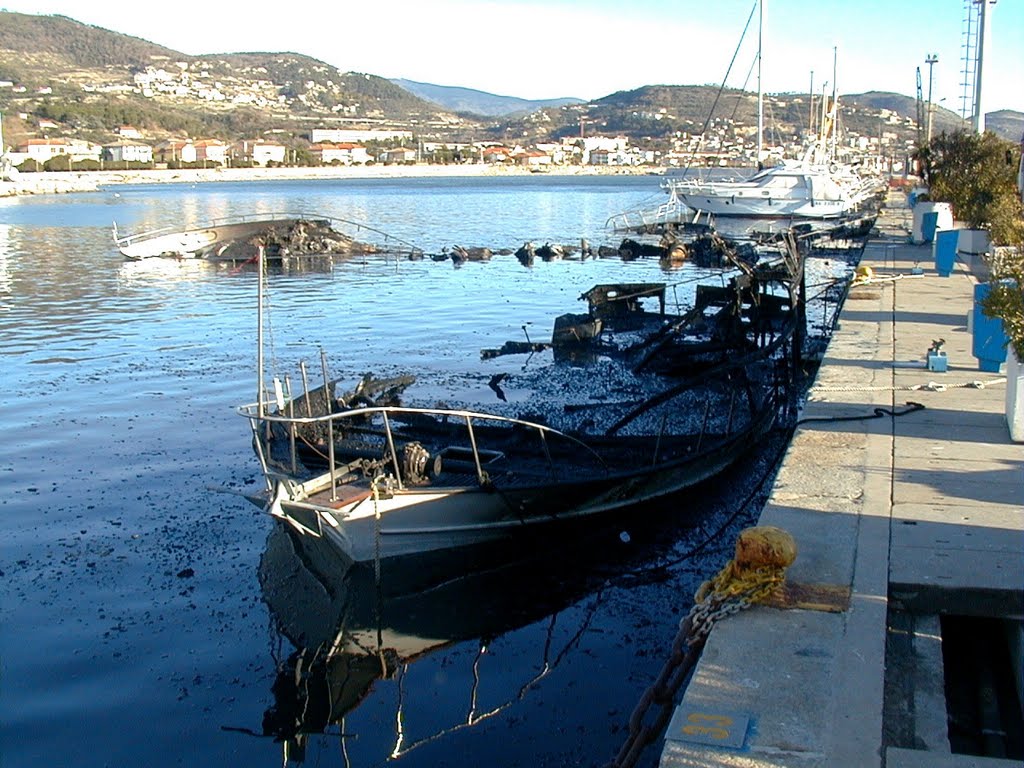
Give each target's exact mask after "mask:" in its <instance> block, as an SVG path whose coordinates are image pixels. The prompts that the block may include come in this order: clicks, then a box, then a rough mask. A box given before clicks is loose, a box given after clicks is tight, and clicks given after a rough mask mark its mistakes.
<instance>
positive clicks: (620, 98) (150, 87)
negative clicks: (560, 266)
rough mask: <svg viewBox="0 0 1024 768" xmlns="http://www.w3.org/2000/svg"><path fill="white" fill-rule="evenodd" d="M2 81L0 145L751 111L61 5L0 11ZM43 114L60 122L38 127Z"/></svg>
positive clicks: (779, 136) (682, 91)
mask: <svg viewBox="0 0 1024 768" xmlns="http://www.w3.org/2000/svg"><path fill="white" fill-rule="evenodd" d="M0 81H3V83H4V85H2V86H0V111H3V113H4V128H5V139H6V141H7V142H8V143H9V144H16V143H19V142H21V141H24V140H25V139H28V138H36V137H39V136H43V135H57V136H64V137H69V138H81V139H86V140H89V141H94V142H98V143H106V142H109V141H112V140H113V139H114V138H115V134H114V131H115V129H116V128H117V127H118V126H120V125H125V124H128V125H132V126H135V127H136V128H138V129H140V130H141V131H142V133H143V136H144V138H145V140H147V141H149V142H151V143H152V142H156V141H160V140H161V139H164V138H168V137H171V136H179V137H180V136H189V137H193V138H219V139H223V140H229V141H231V140H236V139H241V138H255V137H258V136H261V135H265V134H270V133H272V134H273V135H274V136H275V138H277V139H278V140H280V141H284V142H285V143H287V144H289V146H292V147H296V148H302V147H303V146H304V143H308V141H307V140H308V136H309V131H310V129H311V128H314V127H319V128H329V127H345V128H381V127H384V128H387V129H390V130H406V131H409V132H411V133H413V134H415V136H416V137H417V138H419V139H425V140H428V141H430V140H435V141H446V142H453V141H468V140H473V139H485V138H490V139H491V140H493V141H509V137H515V141H516V142H517V143H527V144H528V143H535V142H541V141H551V140H556V139H559V138H567V137H576V136H580V135H585V136H593V135H595V134H604V135H622V136H627V137H629V138H630V139H631V140H632V141H633V142H634V144H637V145H639V146H641V147H644V148H645V149H653V150H659V149H664V148H666V147H667V146H668V145H669V144H670V143H671V141H672V139H673V138H674V137H677V136H680V135H684V134H690V135H693V134H699V133H700V132H701V130H702V129H703V127H704V125H705V123H708V122H709V121H710V123H711V125H712V126H713V127H714V129H715V130H716V131H717V133H718V134H719V135H720V136H723V137H725V138H727V139H732V140H749V137H750V136H751V135H752V133H753V132H754V131H755V125H756V110H757V100H756V97H755V95H754V94H753V93H749V92H744V91H737V90H730V89H726V90H725V91H723V92H721V93H719V89H718V88H717V87H716V86H713V85H693V86H676V85H648V86H644V87H642V88H637V89H635V90H630V91H620V92H616V93H612V94H609V95H608V96H605V97H603V98H600V99H597V100H595V101H592V102H586V103H584V102H580V101H579V100H578V99H556V100H552V101H548V102H545V101H530V100H526V99H517V98H514V97H508V96H497V95H495V94H489V93H485V92H482V91H475V90H472V89H468V88H457V87H451V86H438V85H431V84H428V83H420V82H416V81H410V80H401V81H397V82H393V81H390V80H387V79H384V78H381V77H377V76H375V75H371V74H365V73H356V72H341V71H340V70H338V69H336V68H335V67H332V66H331V65H329V64H327V63H325V62H323V61H319V60H317V59H314V58H311V57H309V56H306V55H303V54H301V53H292V52H286V53H245V52H242V53H210V54H204V55H201V56H189V55H186V54H183V53H181V52H178V51H174V50H172V49H169V48H166V47H163V46H160V45H158V44H155V43H152V42H149V41H147V40H142V39H140V38H136V37H131V36H127V35H122V34H120V33H117V32H113V31H110V30H106V29H102V28H100V27H95V26H90V25H86V24H82V23H80V22H77V21H74V20H73V19H69V18H67V17H63V16H32V15H26V14H20V13H10V12H7V11H0ZM840 103H841V105H842V111H841V126H842V127H843V128H844V129H845V130H846V131H847V132H849V133H850V134H856V135H860V136H862V137H878V136H881V135H882V134H886V135H887V136H888V137H889V138H891V139H892V140H893V142H894V143H893V145H895V144H902V143H904V142H906V141H913V140H914V139H915V137H916V135H917V131H918V128H917V126H916V125H915V123H914V118H915V116H916V110H917V104H916V101H915V100H914V99H912V98H910V97H908V96H903V95H901V94H895V93H886V92H875V91H872V92H868V93H861V94H850V95H844V96H841V97H840ZM817 108H818V107H817V102H816V104H815V109H817ZM810 111H811V104H810V103H809V99H808V96H807V94H772V95H770V96H768V97H767V98H766V101H765V129H766V137H767V140H768V142H769V143H772V142H776V143H784V142H788V141H793V140H795V139H797V138H798V137H799V136H800V134H801V133H802V132H804V131H806V130H807V128H808V126H809V124H810V122H811V115H810ZM40 121H52V122H53V123H56V126H55V127H53V128H51V129H49V131H50V133H49V134H47V129H44V128H43V127H41V126H40ZM961 125H962V121H961V120H960V119H959V117H958V116H957V115H955V114H954V113H952V112H949V111H948V110H945V109H942V108H938V107H936V109H935V113H934V131H935V132H941V131H948V130H954V129H956V128H958V127H960V126H961ZM988 127H990V128H991V129H992V130H994V131H997V132H999V134H1000V135H1002V136H1004V137H1005V138H1009V139H1011V140H1013V141H1018V140H1019V139H1020V136H1021V132H1022V130H1024V114H1021V113H1019V112H1012V111H1003V112H998V113H992V114H991V115H989V117H988Z"/></svg>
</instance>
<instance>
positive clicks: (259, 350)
mask: <svg viewBox="0 0 1024 768" xmlns="http://www.w3.org/2000/svg"><path fill="white" fill-rule="evenodd" d="M263 261H264V259H263V246H262V245H261V246H259V248H258V249H257V255H256V269H257V271H258V274H259V278H258V282H257V286H258V287H257V289H256V317H257V318H258V320H257V322H258V325H257V328H256V387H257V390H256V414H257V415H258V416H259V418H261V419H262V418H263V417H264V415H265V412H264V409H263Z"/></svg>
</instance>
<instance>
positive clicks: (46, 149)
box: [16, 139, 71, 163]
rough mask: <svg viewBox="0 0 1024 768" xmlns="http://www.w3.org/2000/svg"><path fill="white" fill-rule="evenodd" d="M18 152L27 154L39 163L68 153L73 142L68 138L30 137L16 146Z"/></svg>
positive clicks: (26, 155)
mask: <svg viewBox="0 0 1024 768" xmlns="http://www.w3.org/2000/svg"><path fill="white" fill-rule="evenodd" d="M16 150H17V152H18V154H21V155H25V157H26V158H28V159H30V160H35V161H36V162H37V163H45V162H46V161H47V160H51V159H53V158H55V157H58V156H60V155H67V154H69V153H70V151H71V144H70V143H69V142H68V140H67V139H29V140H28V141H26V142H25V143H24V144H19V145H18V146H17V148H16Z"/></svg>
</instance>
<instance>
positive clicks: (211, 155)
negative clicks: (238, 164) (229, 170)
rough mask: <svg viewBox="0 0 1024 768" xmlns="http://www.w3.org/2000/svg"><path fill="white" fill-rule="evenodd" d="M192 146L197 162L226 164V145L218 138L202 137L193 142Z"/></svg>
mask: <svg viewBox="0 0 1024 768" xmlns="http://www.w3.org/2000/svg"><path fill="white" fill-rule="evenodd" d="M194 146H195V148H196V162H197V163H219V164H220V165H226V164H227V162H228V145H227V144H225V143H224V142H223V141H221V140H220V139H202V140H201V141H197V142H195V144H194Z"/></svg>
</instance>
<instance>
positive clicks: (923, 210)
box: [910, 202, 953, 245]
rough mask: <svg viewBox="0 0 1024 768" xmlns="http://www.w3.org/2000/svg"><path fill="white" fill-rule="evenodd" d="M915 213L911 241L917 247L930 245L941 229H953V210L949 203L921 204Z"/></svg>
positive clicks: (918, 204)
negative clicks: (922, 244)
mask: <svg viewBox="0 0 1024 768" xmlns="http://www.w3.org/2000/svg"><path fill="white" fill-rule="evenodd" d="M913 213H914V221H913V226H912V227H911V230H910V239H911V242H913V243H914V244H915V245H920V244H921V243H930V242H931V241H932V239H933V238H934V237H935V232H936V231H938V230H940V229H952V228H953V209H952V208H951V207H950V205H949V203H931V202H919V203H916V204H915V205H914V211H913Z"/></svg>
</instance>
